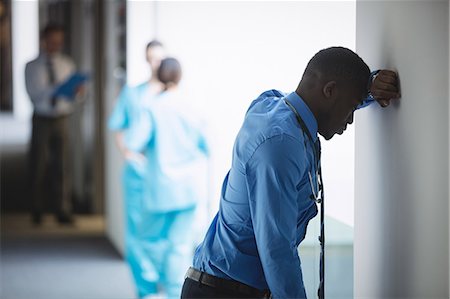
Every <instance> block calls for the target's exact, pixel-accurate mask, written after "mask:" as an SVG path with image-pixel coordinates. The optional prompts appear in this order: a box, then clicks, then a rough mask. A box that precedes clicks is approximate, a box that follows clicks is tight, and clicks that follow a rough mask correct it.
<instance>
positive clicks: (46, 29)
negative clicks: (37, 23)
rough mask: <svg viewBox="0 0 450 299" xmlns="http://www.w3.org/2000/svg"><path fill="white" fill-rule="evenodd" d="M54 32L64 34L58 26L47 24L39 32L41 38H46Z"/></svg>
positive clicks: (61, 27) (62, 29) (62, 28)
mask: <svg viewBox="0 0 450 299" xmlns="http://www.w3.org/2000/svg"><path fill="white" fill-rule="evenodd" d="M54 32H62V33H64V27H63V26H61V25H59V24H53V23H50V24H47V25H46V26H45V27H44V28H43V29H42V30H41V38H47V37H48V36H49V35H50V34H52V33H54Z"/></svg>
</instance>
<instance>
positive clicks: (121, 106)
mask: <svg viewBox="0 0 450 299" xmlns="http://www.w3.org/2000/svg"><path fill="white" fill-rule="evenodd" d="M129 96H130V91H129V87H127V86H125V87H123V88H122V91H121V92H120V95H119V97H118V99H117V103H116V105H115V106H114V109H113V112H112V113H111V116H110V117H109V120H108V127H109V129H110V130H112V131H121V130H124V129H126V128H127V127H128V126H129V111H128V105H127V103H128V101H129Z"/></svg>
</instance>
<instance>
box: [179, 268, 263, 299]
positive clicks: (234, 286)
mask: <svg viewBox="0 0 450 299" xmlns="http://www.w3.org/2000/svg"><path fill="white" fill-rule="evenodd" d="M185 278H189V279H192V280H194V281H197V282H200V283H201V284H204V285H207V286H209V287H212V288H217V289H220V290H223V291H231V292H235V293H240V294H243V295H248V296H249V297H253V298H270V291H269V290H265V291H261V290H258V289H256V288H254V287H251V286H248V285H246V284H243V283H241V282H238V281H235V280H229V279H225V278H220V277H216V276H213V275H210V274H208V273H206V272H202V271H199V270H197V269H194V268H192V267H190V268H189V269H188V271H187V273H186V276H185Z"/></svg>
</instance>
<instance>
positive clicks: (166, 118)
mask: <svg viewBox="0 0 450 299" xmlns="http://www.w3.org/2000/svg"><path fill="white" fill-rule="evenodd" d="M203 125H204V124H203V123H202V122H201V121H200V120H199V118H198V116H197V115H196V113H195V111H194V110H192V109H189V103H188V99H186V98H184V97H183V95H182V94H181V93H179V92H176V91H166V92H164V93H162V94H161V95H159V96H157V97H155V98H154V99H153V100H151V101H148V102H147V104H146V105H144V109H143V111H142V112H141V113H140V115H139V121H138V122H135V123H134V124H133V125H132V126H130V128H129V129H128V134H129V136H132V137H133V138H128V139H127V140H126V142H125V143H126V146H127V147H128V148H129V149H131V150H133V151H140V152H142V153H143V154H144V155H145V157H146V158H147V161H145V162H144V163H145V164H144V167H145V169H146V171H145V177H144V184H143V188H144V194H145V200H144V201H145V209H146V210H148V211H154V212H164V211H174V210H182V209H189V208H192V207H194V206H195V205H196V204H197V202H198V201H199V200H201V197H203V196H206V178H205V176H202V173H203V174H204V173H205V171H206V157H207V156H208V146H207V141H206V137H205V134H204V130H203Z"/></svg>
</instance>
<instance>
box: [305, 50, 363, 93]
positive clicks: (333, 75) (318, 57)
mask: <svg viewBox="0 0 450 299" xmlns="http://www.w3.org/2000/svg"><path fill="white" fill-rule="evenodd" d="M314 73H320V75H321V76H322V77H323V78H324V79H325V80H328V81H336V82H344V83H349V84H351V85H352V86H354V87H355V88H357V89H358V90H360V91H361V92H362V93H363V92H364V93H365V92H367V83H368V81H369V77H370V69H369V67H368V66H367V64H366V63H365V62H364V60H362V59H361V57H359V56H358V54H356V53H355V52H353V51H352V50H350V49H347V48H344V47H330V48H326V49H323V50H320V51H319V52H317V53H316V54H315V55H314V56H313V58H311V60H310V61H309V62H308V65H307V66H306V69H305V74H304V75H306V76H308V75H310V74H314Z"/></svg>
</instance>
